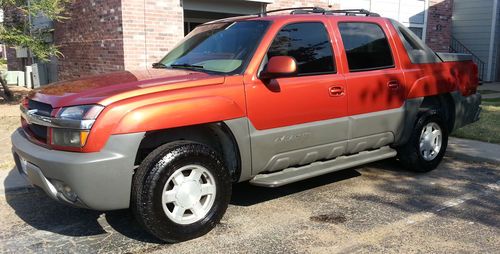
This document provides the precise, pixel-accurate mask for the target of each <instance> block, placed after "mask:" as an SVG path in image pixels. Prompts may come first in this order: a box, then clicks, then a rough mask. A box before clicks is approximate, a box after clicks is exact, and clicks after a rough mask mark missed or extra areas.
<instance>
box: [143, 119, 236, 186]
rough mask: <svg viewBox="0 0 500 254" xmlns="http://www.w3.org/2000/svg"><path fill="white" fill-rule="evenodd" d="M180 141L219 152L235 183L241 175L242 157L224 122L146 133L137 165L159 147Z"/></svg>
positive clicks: (233, 137)
mask: <svg viewBox="0 0 500 254" xmlns="http://www.w3.org/2000/svg"><path fill="white" fill-rule="evenodd" d="M179 140H189V141H194V142H199V143H202V144H205V145H207V146H209V147H210V148H212V149H214V150H215V151H217V152H219V154H220V155H221V156H222V159H223V160H224V164H225V165H226V167H227V169H228V170H229V173H230V175H231V178H232V180H233V182H237V181H238V180H239V178H240V175H241V156H240V149H239V147H238V143H237V142H236V138H235V136H234V135H233V133H232V131H231V129H230V128H229V127H228V126H227V125H226V124H225V123H224V122H215V123H207V124H199V125H192V126H184V127H177V128H171V129H163V130H155V131H149V132H146V134H145V136H144V138H143V139H142V141H141V143H140V145H139V148H138V150H137V154H136V158H135V165H140V163H141V162H142V161H143V160H144V159H145V158H146V156H147V155H148V154H149V153H151V152H152V151H153V150H154V149H156V148H157V147H159V146H161V145H163V144H166V143H170V142H174V141H179Z"/></svg>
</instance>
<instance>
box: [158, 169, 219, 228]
mask: <svg viewBox="0 0 500 254" xmlns="http://www.w3.org/2000/svg"><path fill="white" fill-rule="evenodd" d="M162 193H163V195H162V205H163V211H164V212H165V214H166V215H167V217H168V218H169V219H170V220H172V221H173V222H175V223H177V224H191V223H194V222H197V221H199V220H201V219H203V218H204V217H205V216H206V215H207V213H208V212H209V211H210V209H211V208H212V206H213V204H214V201H215V194H216V186H215V180H214V177H213V176H212V174H211V173H210V172H209V171H208V170H207V169H206V168H204V167H202V166H199V165H187V166H184V167H182V168H179V169H177V170H176V171H175V172H174V173H173V174H172V175H171V176H170V178H169V179H168V180H167V182H166V184H165V186H164V187H163V192H162Z"/></svg>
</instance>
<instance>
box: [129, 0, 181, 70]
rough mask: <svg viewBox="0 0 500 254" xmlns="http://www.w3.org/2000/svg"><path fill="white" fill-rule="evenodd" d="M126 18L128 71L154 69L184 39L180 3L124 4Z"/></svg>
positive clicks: (171, 0) (148, 0)
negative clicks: (156, 63)
mask: <svg viewBox="0 0 500 254" xmlns="http://www.w3.org/2000/svg"><path fill="white" fill-rule="evenodd" d="M122 14H123V43H124V56H125V58H124V63H125V68H126V69H138V68H147V67H149V66H151V64H153V63H155V62H158V61H159V60H160V59H161V58H162V57H163V56H165V54H166V53H167V51H169V50H171V49H172V47H173V46H174V45H175V44H176V43H177V42H178V41H180V40H181V39H182V38H183V37H184V21H183V8H182V6H181V5H180V1H179V0H162V1H155V0H146V1H144V0H124V1H123V2H122Z"/></svg>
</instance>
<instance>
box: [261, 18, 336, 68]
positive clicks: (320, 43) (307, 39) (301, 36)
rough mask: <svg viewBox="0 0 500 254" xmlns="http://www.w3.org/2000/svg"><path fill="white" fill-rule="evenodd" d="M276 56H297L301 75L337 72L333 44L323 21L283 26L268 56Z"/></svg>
mask: <svg viewBox="0 0 500 254" xmlns="http://www.w3.org/2000/svg"><path fill="white" fill-rule="evenodd" d="M274 56H291V57H293V58H295V61H296V62H297V75H299V76H300V75H313V74H324V73H334V72H335V65H334V62H333V59H334V58H333V51H332V45H331V43H330V39H329V37H328V33H327V31H326V28H325V26H324V25H323V24H322V23H318V22H308V23H294V24H290V25H286V26H285V27H283V28H282V29H281V30H280V31H279V32H278V34H277V35H276V37H275V38H274V41H273V43H272V44H271V47H270V48H269V51H268V53H267V56H266V57H267V59H271V57H274Z"/></svg>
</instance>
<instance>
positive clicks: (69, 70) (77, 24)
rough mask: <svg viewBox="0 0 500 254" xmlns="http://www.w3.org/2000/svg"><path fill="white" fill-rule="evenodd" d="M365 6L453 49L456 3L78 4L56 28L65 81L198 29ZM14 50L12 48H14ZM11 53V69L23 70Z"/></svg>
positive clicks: (78, 0)
mask: <svg viewBox="0 0 500 254" xmlns="http://www.w3.org/2000/svg"><path fill="white" fill-rule="evenodd" d="M298 6H319V7H323V8H333V9H338V8H342V9H345V8H364V9H367V10H372V11H374V12H377V13H380V14H381V15H382V16H386V17H390V18H393V19H396V20H398V21H400V22H402V23H403V24H405V25H407V26H409V27H410V29H412V30H413V31H414V32H415V33H417V34H418V35H419V36H421V37H422V38H424V39H425V40H426V42H427V44H429V46H430V47H431V48H433V49H434V50H436V51H448V47H449V44H450V35H451V15H452V0H309V1H307V0H156V1H152V0H85V1H84V0H75V2H74V3H73V4H72V5H71V6H70V7H69V16H70V17H71V18H70V19H69V20H68V21H66V22H64V23H58V24H55V27H54V28H55V32H54V43H56V45H59V46H60V50H61V52H62V53H63V54H64V56H65V57H64V58H60V59H58V60H57V76H58V79H59V80H62V79H69V78H76V77H80V76H85V75H91V74H96V73H102V72H109V71H116V70H124V69H139V68H147V67H148V66H151V64H152V63H154V62H157V61H158V60H159V59H161V58H162V57H163V56H164V55H165V54H166V53H167V52H168V51H169V50H171V49H172V47H173V46H174V45H175V44H176V43H177V42H178V41H179V40H181V38H182V37H183V36H184V35H185V33H187V32H189V31H191V30H192V29H193V28H194V27H195V26H196V25H199V24H201V23H204V22H207V21H210V20H214V19H220V18H225V17H230V16H236V15H245V14H254V13H258V12H260V11H262V10H266V9H267V10H272V9H277V8H286V7H298ZM10 51H12V49H11V50H10ZM13 55H15V54H12V53H11V54H9V69H10V70H22V68H23V67H22V65H21V64H20V61H16V59H15V58H14V57H13Z"/></svg>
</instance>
